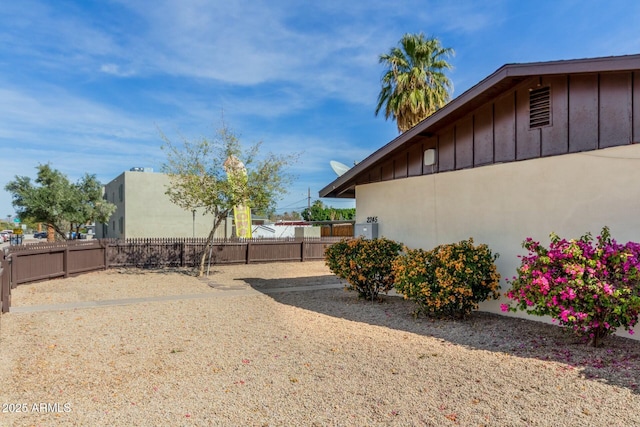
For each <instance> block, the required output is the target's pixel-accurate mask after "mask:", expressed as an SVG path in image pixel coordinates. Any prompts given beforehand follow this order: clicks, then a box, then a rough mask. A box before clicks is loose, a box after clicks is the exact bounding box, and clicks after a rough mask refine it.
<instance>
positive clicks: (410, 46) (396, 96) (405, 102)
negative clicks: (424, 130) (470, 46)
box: [375, 33, 454, 132]
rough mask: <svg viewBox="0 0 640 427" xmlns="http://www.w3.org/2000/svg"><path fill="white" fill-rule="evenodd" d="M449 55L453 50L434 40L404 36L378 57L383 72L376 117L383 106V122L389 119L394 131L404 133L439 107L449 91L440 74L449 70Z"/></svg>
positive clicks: (420, 36) (447, 96)
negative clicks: (395, 128)
mask: <svg viewBox="0 0 640 427" xmlns="http://www.w3.org/2000/svg"><path fill="white" fill-rule="evenodd" d="M453 54H454V51H453V49H451V48H443V47H442V45H441V44H440V40H438V39H437V38H433V37H430V38H425V36H424V34H422V33H420V34H405V35H404V36H403V37H402V39H401V40H400V43H399V46H398V47H393V48H391V49H390V50H389V53H386V54H382V55H380V57H379V62H380V63H381V64H384V65H385V66H386V71H385V72H384V74H383V75H382V79H381V85H382V89H381V91H380V94H379V95H378V106H377V107H376V111H375V114H376V116H377V115H378V113H379V112H380V111H381V110H382V108H383V107H384V117H385V119H387V120H388V119H389V118H390V117H391V118H393V119H394V120H395V121H396V124H397V126H398V131H400V132H405V131H407V130H409V129H411V128H412V127H413V126H415V125H416V124H418V123H419V122H420V121H422V120H424V119H425V118H427V117H429V116H430V115H431V114H433V113H434V112H435V111H436V110H438V109H439V108H442V107H443V106H444V105H445V104H446V103H447V102H448V101H449V98H450V92H451V89H452V84H451V82H450V80H449V79H448V78H447V76H445V74H444V71H445V70H449V69H451V68H452V67H451V65H450V64H449V63H448V62H447V58H448V57H449V56H452V55H453Z"/></svg>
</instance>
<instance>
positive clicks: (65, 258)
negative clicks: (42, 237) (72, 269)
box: [62, 243, 69, 278]
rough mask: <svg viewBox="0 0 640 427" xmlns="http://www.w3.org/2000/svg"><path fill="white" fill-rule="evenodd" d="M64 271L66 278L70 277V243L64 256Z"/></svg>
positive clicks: (65, 249)
mask: <svg viewBox="0 0 640 427" xmlns="http://www.w3.org/2000/svg"><path fill="white" fill-rule="evenodd" d="M62 269H63V270H64V277H65V278H67V277H69V243H67V246H65V248H64V252H63V254H62Z"/></svg>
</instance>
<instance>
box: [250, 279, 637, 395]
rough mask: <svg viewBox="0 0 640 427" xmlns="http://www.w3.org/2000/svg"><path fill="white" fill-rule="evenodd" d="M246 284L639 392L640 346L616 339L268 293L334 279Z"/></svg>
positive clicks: (344, 299) (330, 297)
mask: <svg viewBox="0 0 640 427" xmlns="http://www.w3.org/2000/svg"><path fill="white" fill-rule="evenodd" d="M242 280H244V281H246V282H247V283H248V284H250V285H251V286H252V287H253V288H254V289H256V290H258V291H261V292H264V293H265V294H267V295H268V296H269V297H270V298H273V299H274V300H275V301H277V302H279V303H282V304H287V305H292V306H296V307H299V308H302V309H306V310H310V311H314V312H318V313H321V314H325V315H328V316H333V317H338V318H342V319H346V320H351V321H355V322H363V323H367V324H370V325H376V326H384V327H388V328H392V329H397V330H401V331H406V332H411V333H415V334H420V335H424V336H430V337H434V338H437V339H440V340H442V341H443V342H448V343H452V344H456V345H462V346H465V347H467V348H470V349H475V350H485V351H491V352H499V353H504V354H508V355H511V356H515V357H524V358H534V359H538V360H542V361H549V362H556V363H559V365H558V366H557V369H558V371H567V370H573V369H580V370H581V375H582V376H583V377H584V378H587V379H591V380H596V381H601V382H606V383H608V384H611V385H616V386H621V387H626V388H628V389H630V390H631V391H632V392H634V393H639V392H640V342H639V341H635V340H631V339H628V338H622V337H617V336H611V337H608V338H607V339H606V340H605V342H604V346H603V347H600V348H593V347H590V346H588V345H587V344H586V343H585V342H584V341H583V340H582V339H581V338H579V337H577V336H576V335H574V334H573V333H572V331H570V330H567V329H565V328H560V327H558V326H555V325H551V324H547V323H542V322H538V321H533V320H526V319H519V318H514V317H507V316H501V315H498V314H492V313H486V312H474V313H472V315H471V316H470V317H469V318H468V319H465V320H443V319H431V318H425V317H415V316H414V314H413V312H414V310H415V305H414V303H412V302H411V301H407V300H404V299H403V298H402V297H399V296H392V295H387V296H384V295H383V296H382V301H381V302H371V301H365V300H362V299H359V298H358V297H357V294H356V293H355V292H353V291H345V290H343V289H325V290H309V291H304V292H300V291H296V292H287V291H279V292H269V289H278V288H285V287H294V286H312V285H318V284H328V283H333V284H335V283H339V282H340V281H339V279H337V278H336V277H335V276H333V275H328V276H316V277H301V278H295V279H260V278H243V279H242ZM342 283H344V282H342Z"/></svg>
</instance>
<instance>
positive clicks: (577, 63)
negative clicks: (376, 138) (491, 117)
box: [319, 55, 640, 198]
mask: <svg viewBox="0 0 640 427" xmlns="http://www.w3.org/2000/svg"><path fill="white" fill-rule="evenodd" d="M630 70H640V55H625V56H609V57H601V58H587V59H573V60H562V61H549V62H531V63H524V64H506V65H503V66H502V67H500V68H499V69H498V70H496V71H495V72H494V73H493V74H491V75H489V76H488V77H486V78H485V79H484V80H482V81H481V82H479V83H478V84H476V85H475V86H473V87H471V88H470V89H468V90H467V91H465V92H464V93H463V94H461V95H460V96H458V97H456V98H455V99H453V100H452V101H451V102H449V103H448V104H447V105H445V106H444V107H442V108H441V109H439V110H438V111H436V112H435V113H433V114H432V115H431V116H429V117H427V118H426V119H424V120H423V121H421V122H420V123H418V124H417V125H416V126H414V127H413V128H411V129H410V130H408V131H406V132H404V133H402V134H401V135H399V136H398V137H397V138H395V139H393V140H392V141H390V142H389V143H387V144H386V145H384V146H383V147H381V148H380V149H378V150H377V151H375V152H374V153H372V154H371V155H370V156H369V157H367V158H366V159H364V160H363V161H361V162H360V163H358V164H357V165H355V166H354V167H352V168H351V169H349V170H348V171H347V172H346V173H344V174H343V175H341V176H340V177H338V178H337V179H336V180H334V181H333V182H332V183H330V184H329V185H327V186H326V187H324V188H323V189H322V190H320V192H319V195H320V197H350V198H353V197H355V183H356V180H357V178H358V177H359V176H361V175H362V174H363V173H366V172H367V171H368V169H369V168H371V167H372V166H374V165H376V164H379V163H381V162H382V161H383V160H386V159H388V158H389V157H391V156H393V155H394V154H396V153H397V152H399V151H400V150H402V149H404V148H405V147H406V146H407V145H409V144H410V143H411V142H412V141H413V140H415V139H418V138H423V137H429V136H433V131H434V130H435V129H439V128H442V127H443V126H445V125H446V124H450V123H453V122H454V121H455V120H457V119H460V118H462V117H463V116H465V115H466V114H469V113H471V112H472V111H474V110H475V109H477V108H479V107H480V106H482V105H483V104H485V103H486V102H489V101H490V100H492V99H494V98H496V97H498V96H499V95H501V94H503V93H505V92H507V91H509V90H510V89H512V88H514V87H515V86H517V85H518V84H519V83H521V82H522V81H524V80H526V79H527V78H530V77H532V76H551V75H563V74H585V73H601V72H617V71H630Z"/></svg>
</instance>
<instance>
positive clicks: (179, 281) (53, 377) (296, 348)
mask: <svg viewBox="0 0 640 427" xmlns="http://www.w3.org/2000/svg"><path fill="white" fill-rule="evenodd" d="M335 283H337V279H336V278H335V277H333V276H332V275H331V274H330V272H329V271H328V269H327V268H326V267H325V266H324V264H323V263H322V262H305V263H284V264H249V265H237V266H221V267H216V269H215V272H214V274H213V275H212V276H211V277H209V279H205V280H201V279H197V278H194V277H192V276H190V275H187V274H184V272H179V271H178V272H175V271H171V270H164V271H155V272H141V271H139V270H109V271H105V272H98V273H90V274H86V275H82V276H78V277H75V278H70V279H64V280H54V281H48V282H40V283H36V284H30V285H22V286H20V287H18V288H17V289H14V294H13V307H15V308H16V309H20V308H22V307H36V306H42V305H47V306H48V309H47V310H46V311H36V312H12V313H9V314H5V315H3V316H2V317H1V318H0V349H1V350H0V384H1V386H0V397H1V398H0V403H1V404H2V405H3V406H2V408H1V409H2V411H3V413H1V414H0V425H2V426H32V425H42V426H159V425H170V426H218V425H219V426H245V425H248V426H313V425H317V426H327V425H328V426H387V425H389V426H443V425H444V426H447V425H451V426H481V425H484V426H633V425H640V412H639V411H638V408H640V396H639V395H638V390H639V388H638V387H639V385H638V384H640V370H639V369H638V368H640V342H638V341H634V340H628V339H625V338H620V337H611V338H610V339H608V340H607V341H606V343H605V345H606V346H605V347H604V348H599V349H593V348H590V347H586V346H585V345H584V344H583V343H581V342H579V341H577V340H576V339H575V338H574V337H573V336H572V335H570V334H565V333H563V331H562V330H561V329H560V328H558V327H555V326H552V325H547V324H543V323H539V322H532V321H526V320H522V319H514V318H508V317H502V316H496V315H491V314H487V313H474V315H473V316H472V317H471V318H470V319H468V320H466V321H444V320H429V319H423V318H419V319H414V317H413V316H412V315H411V312H412V310H413V306H412V304H411V303H410V302H408V301H404V300H402V299H401V298H399V297H387V298H386V299H385V301H384V302H383V303H371V302H366V301H362V300H358V298H357V296H356V294H355V293H352V292H345V291H343V290H341V289H323V290H308V291H299V290H298V289H299V287H300V286H307V287H309V289H312V288H313V286H316V285H330V284H335ZM283 287H291V289H295V290H291V291H289V292H286V291H277V292H274V291H273V289H281V288H283ZM170 295H173V296H175V298H174V299H172V300H168V301H167V300H165V301H158V300H150V301H140V300H135V301H130V303H129V304H127V305H104V306H100V307H94V308H77V309H71V308H69V307H68V306H58V307H51V305H55V304H62V303H71V302H79V301H96V300H101V301H113V300H118V299H126V298H142V297H159V296H165V297H166V296H170ZM194 296H197V298H195V297H194ZM191 297H194V298H191ZM17 409H20V410H23V409H24V410H25V411H24V412H16V410H17Z"/></svg>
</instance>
